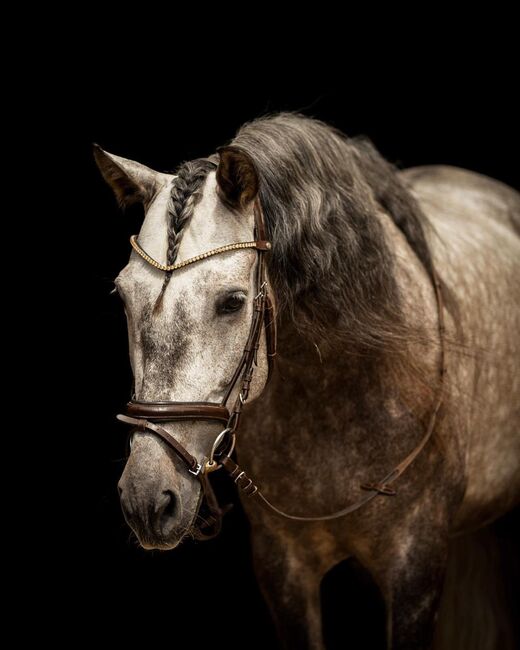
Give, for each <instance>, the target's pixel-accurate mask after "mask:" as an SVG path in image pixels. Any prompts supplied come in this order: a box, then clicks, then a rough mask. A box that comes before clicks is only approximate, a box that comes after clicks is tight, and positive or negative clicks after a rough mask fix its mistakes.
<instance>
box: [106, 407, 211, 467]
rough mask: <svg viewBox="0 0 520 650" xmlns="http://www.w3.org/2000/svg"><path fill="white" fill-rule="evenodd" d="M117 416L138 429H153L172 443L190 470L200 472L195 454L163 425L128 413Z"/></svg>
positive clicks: (171, 445) (168, 442) (167, 441)
mask: <svg viewBox="0 0 520 650" xmlns="http://www.w3.org/2000/svg"><path fill="white" fill-rule="evenodd" d="M116 417H117V419H118V420H120V421H121V422H125V423H126V424H131V425H132V426H134V427H135V428H136V429H137V431H141V432H145V431H152V433H155V435H157V436H159V438H162V439H163V440H164V441H165V442H166V443H167V444H168V445H170V447H171V448H172V449H173V450H174V451H175V453H176V454H177V456H179V458H180V459H181V460H182V461H183V462H184V464H185V465H186V467H187V468H188V470H189V471H190V472H192V473H194V474H195V475H197V474H198V473H199V472H200V465H199V462H198V461H197V459H196V458H195V456H192V455H191V454H190V453H189V451H187V450H186V449H184V447H183V446H182V445H181V443H180V442H178V441H177V440H175V438H174V437H173V436H172V435H171V434H170V433H168V431H166V429H163V427H160V426H159V425H157V424H154V423H153V422H148V420H145V419H143V418H131V417H128V416H127V415H117V416H116Z"/></svg>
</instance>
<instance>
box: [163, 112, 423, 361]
mask: <svg viewBox="0 0 520 650" xmlns="http://www.w3.org/2000/svg"><path fill="white" fill-rule="evenodd" d="M232 144H233V146H235V147H238V148H240V149H241V150H243V151H244V152H245V153H247V154H248V155H249V156H250V158H251V159H252V160H253V161H254V164H255V166H256V169H257V173H258V175H259V178H260V200H261V202H262V206H263V209H264V212H265V216H266V222H267V227H268V232H269V237H270V239H271V240H272V242H273V251H272V254H271V256H270V261H269V275H270V278H271V281H272V282H273V285H274V289H275V294H276V300H277V303H278V305H279V307H280V310H279V311H280V312H282V313H287V314H289V315H291V316H292V317H293V319H294V322H295V323H297V324H298V325H299V327H300V328H302V329H303V330H306V331H307V332H309V333H312V336H313V338H314V339H316V338H319V337H321V336H324V335H325V334H326V335H327V336H328V337H329V336H330V335H331V332H334V333H335V334H336V335H338V336H341V337H342V338H345V337H346V338H348V339H349V340H350V341H351V342H353V343H355V344H356V346H358V348H359V349H365V350H366V349H372V350H374V349H383V348H384V349H385V351H387V352H388V351H392V349H397V348H398V347H399V346H402V344H403V342H404V340H405V339H406V338H408V335H409V332H407V330H406V326H405V322H404V318H403V314H402V312H401V309H400V303H401V301H400V296H399V290H398V287H397V284H396V282H395V278H394V274H393V257H392V254H391V251H390V250H389V249H388V246H387V244H386V241H385V238H384V235H383V232H382V228H381V225H380V222H379V220H378V218H377V217H376V211H377V210H378V209H381V208H382V209H383V210H385V211H386V212H387V213H388V214H389V215H390V217H391V218H392V219H393V220H394V222H395V223H396V225H397V226H398V227H399V228H400V229H401V231H402V232H403V233H404V235H405V237H406V239H407V240H408V242H409V244H410V245H411V247H412V248H413V249H414V250H415V252H416V253H417V255H418V257H419V258H420V259H421V261H422V262H423V264H424V266H425V268H426V270H427V272H428V273H429V275H430V277H432V267H433V265H432V259H431V255H430V251H429V248H428V245H427V242H426V238H425V235H424V227H425V225H426V224H427V219H426V216H425V215H424V214H423V212H422V211H421V209H420V207H419V205H418V204H417V202H416V201H415V199H414V198H413V197H412V195H411V194H410V193H409V192H408V191H407V189H406V188H405V187H404V185H403V184H402V183H401V181H400V180H399V178H398V176H397V174H396V170H395V169H394V168H393V166H392V165H390V164H389V163H388V162H386V161H385V160H384V159H383V158H382V157H381V156H380V154H379V153H378V152H377V151H376V149H375V148H374V147H373V145H372V144H371V143H370V142H369V141H368V140H367V139H365V138H347V137H346V136H345V135H344V134H342V133H341V132H339V131H337V130H336V129H334V128H332V127H330V126H328V125H326V124H324V123H323V122H320V121H318V120H315V119H311V118H307V117H304V116H302V115H297V114H293V113H280V114H277V115H273V116H268V117H263V118H260V119H257V120H254V121H253V122H251V123H249V124H246V125H244V126H243V127H242V128H241V129H240V130H239V132H238V134H237V136H236V137H235V139H234V140H233V142H232ZM212 168H213V165H212V163H210V162H208V161H207V160H205V159H200V160H195V161H192V162H188V163H184V164H183V165H181V167H179V169H178V170H177V172H176V174H177V179H176V181H175V183H174V185H173V189H172V198H171V201H170V208H169V212H170V227H169V230H168V242H169V246H168V264H171V263H173V261H174V259H175V256H176V251H177V248H178V243H179V240H180V237H181V235H182V229H183V227H184V226H185V224H186V223H187V222H188V220H189V217H190V216H191V214H192V212H193V207H194V205H195V202H196V198H197V196H198V191H199V189H200V187H201V185H202V182H203V180H204V178H205V177H206V175H207V173H208V172H209V171H210V170H211V169H212ZM167 281H168V279H167V280H166V283H167Z"/></svg>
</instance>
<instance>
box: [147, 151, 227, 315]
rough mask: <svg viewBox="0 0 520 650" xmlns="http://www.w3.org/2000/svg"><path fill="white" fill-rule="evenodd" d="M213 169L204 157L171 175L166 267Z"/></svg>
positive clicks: (172, 260) (167, 278)
mask: <svg viewBox="0 0 520 650" xmlns="http://www.w3.org/2000/svg"><path fill="white" fill-rule="evenodd" d="M215 167H216V164H215V163H214V162H212V161H210V160H208V159H206V158H198V159H197V160H189V161H187V162H184V163H182V165H180V167H179V168H178V169H177V170H176V172H175V176H176V178H175V180H174V182H173V185H172V189H171V193H170V198H169V200H168V207H167V211H168V251H167V254H166V260H167V261H166V264H167V265H168V266H170V265H171V264H174V263H175V260H176V258H177V253H178V252H179V246H180V243H181V238H182V233H183V231H184V228H185V227H186V225H187V224H188V223H189V220H190V219H191V217H192V215H193V211H194V209H195V206H196V205H197V203H198V202H199V201H200V199H201V197H202V192H201V189H202V185H203V184H204V181H205V179H206V176H207V175H208V173H209V172H210V171H212V170H213V169H215ZM171 276H172V271H169V272H166V274H165V276H164V282H163V286H162V288H161V293H160V294H159V296H158V298H157V301H156V303H155V307H154V311H158V310H159V309H160V307H161V305H162V298H163V295H164V292H165V290H166V287H167V286H168V283H169V281H170V278H171Z"/></svg>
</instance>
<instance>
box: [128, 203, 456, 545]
mask: <svg viewBox="0 0 520 650" xmlns="http://www.w3.org/2000/svg"><path fill="white" fill-rule="evenodd" d="M254 223H255V238H256V239H255V240H254V241H250V242H239V243H235V244H228V245H226V246H221V247H220V248H215V249H213V250H210V251H207V252H206V253H202V254H201V255H197V256H196V257H192V258H190V259H187V260H185V261H183V262H179V263H177V264H172V265H170V266H166V265H163V264H159V262H157V261H155V260H154V259H153V258H152V257H150V256H149V255H148V254H147V253H146V252H145V251H144V250H143V249H142V248H141V247H140V245H139V244H138V242H137V237H136V236H135V235H133V236H132V237H131V238H130V243H131V245H132V248H133V249H134V251H135V252H136V253H137V254H138V255H139V256H140V257H141V258H143V259H144V260H145V261H146V262H147V263H148V264H151V265H152V266H153V267H154V268H156V269H158V270H160V271H166V272H171V271H175V270H176V269H179V268H182V267H184V266H188V265H189V264H193V263H194V262H198V261H200V260H203V259H206V258H208V257H212V256H213V255H218V254H220V253H224V252H227V251H231V250H240V249H245V248H254V249H255V250H256V251H257V255H258V261H257V268H256V295H255V297H254V310H253V318H252V321H251V327H250V329H249V335H248V338H247V342H246V345H245V347H244V351H243V353H242V357H241V359H240V362H239V364H238V367H237V369H236V370H235V373H234V375H233V378H232V380H231V383H230V384H229V387H228V389H227V391H226V394H225V395H224V397H223V398H222V400H221V401H220V402H168V401H162V402H142V401H137V400H132V401H130V402H128V404H127V405H126V412H125V415H118V416H117V419H118V420H120V421H121V422H124V423H126V424H130V425H132V427H133V430H132V433H135V432H141V433H144V432H148V433H152V434H154V435H156V436H158V437H159V438H161V440H163V441H164V442H165V443H166V444H167V445H168V446H169V447H170V448H171V449H172V450H173V451H174V452H175V453H176V454H177V456H178V457H179V459H180V460H181V461H182V462H183V463H184V464H185V466H186V468H187V470H188V472H189V473H190V474H192V475H193V476H195V477H196V478H197V479H198V480H199V482H200V484H201V488H202V490H201V498H200V501H199V504H198V507H197V512H199V510H200V507H201V505H202V502H203V501H205V503H206V505H207V508H208V510H209V513H210V514H209V517H205V518H204V519H203V521H204V525H203V526H198V528H197V529H196V530H195V533H194V536H195V537H196V538H197V539H201V540H206V539H211V538H213V537H215V536H216V535H218V533H219V532H220V529H221V527H222V517H223V515H224V514H225V512H227V511H228V510H229V508H230V506H227V507H225V508H222V509H221V508H220V506H219V504H218V501H217V498H216V496H215V493H214V491H213V488H212V486H211V483H210V481H209V478H208V477H209V474H210V473H211V472H213V471H215V470H217V469H220V468H221V467H223V468H224V469H225V470H226V472H227V473H228V474H229V476H230V477H231V478H232V479H233V480H234V482H235V483H236V485H237V486H238V487H239V488H240V490H241V491H242V492H243V493H244V494H245V495H247V496H250V497H254V496H256V497H257V499H259V502H260V503H261V504H262V505H263V506H265V507H266V508H267V509H269V510H270V511H272V512H274V513H276V514H277V515H279V516H281V517H284V518H285V519H290V520H293V521H304V522H305V521H307V522H312V521H327V520H331V519H338V518H339V517H343V516H344V515H347V514H349V513H350V512H353V511H354V510H357V509H358V508H360V507H361V506H362V505H364V504H365V503H368V502H369V501H371V500H372V499H374V498H375V497H376V496H378V495H386V496H394V495H395V494H396V490H395V489H394V488H392V487H391V484H392V483H393V482H394V481H395V480H396V479H397V478H399V476H401V474H402V473H403V472H404V471H405V470H406V469H407V467H408V466H409V465H410V464H411V463H412V462H413V461H414V460H415V458H416V457H417V456H418V454H419V453H420V452H421V451H422V449H423V448H424V446H425V445H426V443H427V442H428V440H429V439H430V437H431V435H432V433H433V430H434V428H435V422H436V419H437V415H438V412H439V410H440V407H441V405H442V401H443V386H444V378H445V374H446V366H445V354H444V311H443V302H442V294H441V285H440V282H439V279H438V278H437V275H436V273H435V270H434V269H433V286H434V291H435V297H436V302H437V310H438V328H439V338H440V384H439V388H438V394H437V398H436V401H435V405H434V408H433V411H432V414H431V416H430V420H429V423H428V426H427V428H426V433H425V435H424V436H423V438H422V439H421V440H420V442H419V444H418V445H417V446H416V447H415V448H414V449H413V451H412V452H411V453H410V454H409V455H408V456H406V458H405V459H404V460H403V461H401V463H399V465H397V466H396V467H395V468H394V469H393V470H392V471H391V472H389V473H388V474H387V475H386V476H385V477H384V478H383V479H382V480H381V481H380V482H378V483H363V484H362V485H361V486H360V487H361V489H362V490H364V491H365V492H366V494H364V495H363V496H361V497H360V498H359V499H358V500H357V501H355V502H354V503H352V504H351V505H349V506H347V507H346V508H343V509H342V510H338V511H337V512H334V513H332V514H329V515H323V516H316V517H302V516H297V515H291V514H288V513H286V512H284V511H283V510H280V509H279V508H277V507H276V506H274V505H273V504H272V503H270V502H269V501H268V499H267V498H266V497H265V496H264V495H263V494H262V492H260V490H259V489H258V487H257V486H256V485H255V483H253V480H252V479H251V478H249V477H248V476H247V475H246V473H245V472H244V471H243V470H242V469H241V468H240V467H239V465H238V464H237V463H236V462H235V461H234V460H233V459H232V458H231V455H232V453H233V450H234V447H235V434H236V432H237V429H238V426H239V422H240V416H241V413H242V409H243V407H244V404H245V402H246V400H247V398H248V396H249V389H250V386H251V381H252V379H253V372H254V368H255V366H256V365H257V355H258V349H259V347H260V339H261V335H262V325H263V327H264V329H265V336H266V346H267V359H268V364H269V367H268V377H267V381H269V378H270V376H271V373H272V370H273V365H274V357H275V355H276V318H275V313H274V308H273V303H272V301H271V299H270V297H269V294H268V284H267V277H266V263H265V254H266V252H268V251H270V250H271V243H270V242H269V241H267V239H266V230H265V220H264V215H263V211H262V207H261V205H260V201H259V199H258V197H257V198H256V199H255V203H254ZM239 380H240V382H241V383H240V390H239V391H238V394H237V397H236V399H235V402H234V404H233V406H232V408H231V410H229V409H228V408H227V406H226V405H227V402H228V400H229V398H230V396H231V394H232V392H233V390H234V389H235V387H236V386H237V384H238V382H239ZM177 420H215V421H218V422H221V423H223V424H224V425H225V428H224V429H223V430H222V431H221V432H220V433H219V434H218V436H217V437H216V438H215V441H214V443H213V446H212V449H211V453H210V455H209V458H204V459H203V460H202V461H200V462H199V460H197V458H195V457H194V456H192V455H191V454H190V453H189V452H188V451H187V449H185V447H184V446H183V445H182V444H181V443H180V442H179V441H178V440H176V439H175V438H174V437H173V436H172V435H171V434H170V433H169V432H168V431H166V429H165V428H164V427H162V426H160V425H159V424H157V422H174V421H177ZM200 518H201V519H202V517H200Z"/></svg>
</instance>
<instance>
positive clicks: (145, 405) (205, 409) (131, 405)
mask: <svg viewBox="0 0 520 650" xmlns="http://www.w3.org/2000/svg"><path fill="white" fill-rule="evenodd" d="M126 413H127V415H129V416H130V417H136V418H151V419H153V420H157V421H163V422H169V421H172V420H218V421H219V422H224V423H226V422H227V421H228V420H229V411H228V409H227V408H226V407H225V406H222V405H221V404H218V403H213V402H138V401H131V402H128V404H127V405H126Z"/></svg>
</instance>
